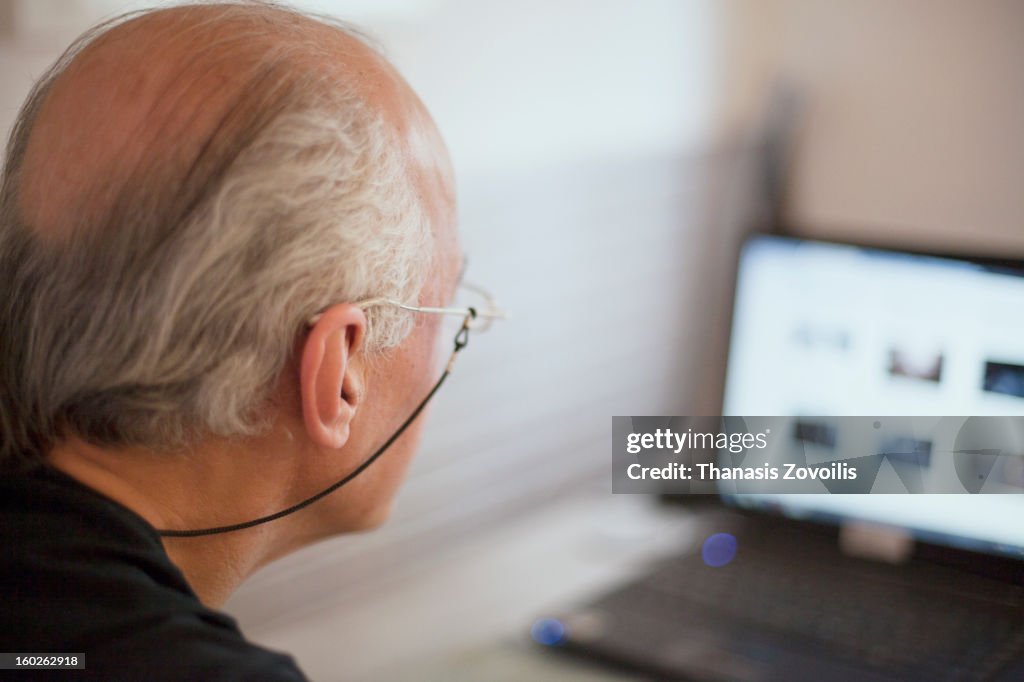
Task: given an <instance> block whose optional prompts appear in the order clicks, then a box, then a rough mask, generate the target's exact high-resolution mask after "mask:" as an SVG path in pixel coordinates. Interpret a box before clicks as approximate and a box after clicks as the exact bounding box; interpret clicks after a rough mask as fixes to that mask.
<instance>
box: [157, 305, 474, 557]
mask: <svg viewBox="0 0 1024 682" xmlns="http://www.w3.org/2000/svg"><path fill="white" fill-rule="evenodd" d="M469 311H470V314H469V316H468V317H467V318H466V320H465V322H463V324H462V327H461V328H460V329H459V333H458V334H456V335H455V349H454V350H453V351H452V355H451V357H450V358H449V359H448V365H447V366H446V367H445V369H444V372H442V373H441V378H439V379H438V380H437V383H436V384H434V387H433V388H432V389H430V392H429V393H427V397H426V398H424V399H423V400H422V401H421V402H420V404H419V405H417V406H416V409H415V410H413V411H412V414H410V415H409V417H408V419H406V420H405V421H404V422H402V425H401V426H399V427H398V430H397V431H395V432H394V433H393V434H391V437H390V438H388V439H387V440H386V441H385V442H384V444H383V445H381V446H380V447H379V448H377V451H376V452H374V453H373V454H372V455H370V456H369V457H368V458H367V459H366V461H364V462H363V463H362V464H360V465H359V466H358V467H356V468H355V470H354V471H352V472H350V473H349V474H347V475H346V476H345V478H343V479H341V480H340V481H338V482H337V483H333V484H331V485H330V486H328V487H326V488H324V489H323V490H321V491H320V492H318V493H316V494H315V495H313V496H312V497H307V498H306V499H304V500H302V501H301V502H297V503H296V504H293V505H292V506H290V507H288V508H286V509H282V510H281V511H278V512H274V513H273V514H267V515H266V516H261V517H259V518H258V519H252V520H251V521H243V522H242V523H233V524H231V525H227V526H214V527H213V528H199V529H196V530H168V529H158V530H157V533H158V534H159V535H160V536H161V537H165V538H195V537H201V536H204V535H219V534H221V533H233V532H234V531H237V530H245V529H246V528H252V527H253V526H259V525H262V524H264V523H270V522H271V521H276V520H277V519H280V518H282V517H284V516H288V515H289V514H294V513H295V512H297V511H299V510H301V509H305V508H306V507H308V506H309V505H311V504H313V503H314V502H317V501H319V500H321V499H323V498H324V497H327V496H328V495H330V494H331V493H333V492H334V491H335V490H337V489H338V488H340V487H342V486H343V485H345V484H346V483H348V482H349V481H351V480H352V479H354V478H355V477H356V476H358V475H359V474H361V473H363V472H364V471H366V470H367V469H368V468H369V467H370V465H371V464H373V463H374V462H376V461H377V458H379V457H380V456H381V455H383V454H384V452H385V451H386V450H387V449H388V448H389V447H391V445H392V443H394V442H395V441H396V440H398V438H399V436H401V435H402V434H403V433H404V432H405V430H406V429H407V428H409V425H410V424H412V423H413V422H414V421H416V417H418V416H419V415H420V412H422V411H423V408H425V407H426V406H427V403H429V402H430V399H431V398H433V397H434V394H435V393H437V390H438V389H439V388H441V384H443V383H444V380H445V379H447V378H448V375H449V374H451V371H452V365H453V364H454V363H455V356H456V355H457V354H458V353H459V351H461V350H462V349H463V348H465V347H466V345H467V344H468V343H469V322H470V320H471V319H473V318H475V317H476V310H474V309H473V308H470V309H469Z"/></svg>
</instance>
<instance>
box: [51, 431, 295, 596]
mask: <svg viewBox="0 0 1024 682" xmlns="http://www.w3.org/2000/svg"><path fill="white" fill-rule="evenodd" d="M48 461H49V463H50V464H51V465H53V466H54V467H56V468H57V469H59V470H61V471H63V472H64V473H65V474H68V475H69V476H71V477H72V478H74V479H76V480H77V481H78V482H80V483H82V484H83V485H86V486H88V487H90V488H92V489H93V490H95V491H97V492H98V493H100V494H102V495H104V496H105V497H108V498H110V499H112V500H113V501H115V502H117V503H118V504H120V505H122V506H124V507H126V508H127V509H130V510H131V511H133V512H135V513H136V514H138V515H139V516H141V517H142V518H143V519H145V520H146V521H147V522H148V523H149V524H150V525H152V526H153V527H154V528H158V529H162V528H174V529H187V528H197V527H209V526H215V525H221V524H222V523H223V524H227V523H233V522H236V521H238V520H240V519H239V518H238V517H234V516H232V517H230V518H226V517H225V514H229V513H233V514H240V515H241V514H251V516H246V518H251V517H254V516H259V515H261V514H262V513H264V511H265V510H266V509H267V508H271V507H274V505H275V504H276V501H274V500H271V499H269V497H267V496H266V495H265V494H264V495H262V496H261V491H259V490H258V489H255V488H254V487H252V486H247V487H246V488H247V494H246V495H244V496H236V495H235V494H234V492H235V489H236V488H237V487H238V485H239V481H238V476H237V475H233V474H234V472H233V471H231V470H230V469H229V468H228V467H225V466H218V464H216V462H223V461H230V459H227V460H226V459H225V458H224V453H218V454H217V455H216V456H208V457H191V456H189V457H188V458H187V459H186V458H178V457H174V456H167V457H163V456H161V455H157V454H155V453H151V452H138V453H134V452H120V451H118V452H112V451H108V450H105V449H103V448H99V447H97V446H93V445H89V444H86V443H83V442H81V441H79V440H69V441H65V442H62V443H60V444H58V445H57V446H55V447H54V448H53V450H52V451H51V452H50V455H49V457H48ZM197 461H200V462H207V463H208V464H206V465H204V466H201V470H199V469H197V468H196V462H197ZM235 461H237V457H236V459H235ZM115 464H116V469H115V466H114V465H115ZM270 478H271V480H273V477H272V476H271V477H270ZM222 499H224V500H235V501H237V500H239V499H244V500H246V504H247V505H248V506H249V507H250V508H251V511H248V510H240V509H239V508H238V506H237V505H235V504H233V505H225V506H224V507H223V508H220V507H218V500H222ZM243 520H244V519H243ZM281 531H282V528H280V527H277V528H273V529H271V528H267V527H256V528H250V529H247V530H244V531H239V532H234V533H225V534H220V535H211V536H200V537H187V538H163V545H164V549H165V550H166V551H167V555H168V557H169V558H170V559H171V561H172V562H173V563H174V564H175V565H176V566H177V567H178V568H179V569H180V570H181V572H182V573H183V574H184V576H185V579H186V580H187V581H188V583H189V585H190V586H191V587H192V589H193V591H194V592H195V593H196V595H197V596H198V597H199V599H200V601H202V602H203V603H204V604H205V605H207V606H210V607H212V608H218V607H220V606H221V605H223V604H224V602H225V601H226V600H227V598H228V597H229V596H230V595H231V593H232V592H234V590H235V589H236V588H237V587H238V586H239V585H240V584H241V583H242V581H244V580H245V579H246V578H247V577H248V576H249V575H251V574H252V573H253V572H254V571H255V570H256V569H257V568H259V567H260V566H262V565H263V564H265V563H266V562H267V561H269V560H270V559H271V558H273V557H274V556H276V555H278V554H280V550H275V546H276V543H277V540H278V535H279V533H280V532H281Z"/></svg>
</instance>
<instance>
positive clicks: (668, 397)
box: [0, 0, 1024, 680]
mask: <svg viewBox="0 0 1024 682" xmlns="http://www.w3.org/2000/svg"><path fill="white" fill-rule="evenodd" d="M154 4H159V3H152V2H149V3H139V2H132V3H127V2H122V1H119V0H0V64H2V65H3V68H2V69H0V128H2V129H4V130H5V131H6V130H7V129H9V126H10V123H11V122H12V121H13V119H14V117H15V115H16V112H17V109H18V107H19V106H20V104H21V101H22V100H23V98H24V97H25V95H26V94H27V92H28V89H29V88H30V86H31V83H32V82H33V79H34V78H36V77H38V76H39V75H40V74H41V73H42V72H43V70H44V69H45V68H46V67H47V66H48V65H49V63H51V62H52V61H53V60H54V59H55V58H56V57H57V56H58V55H59V53H60V52H61V50H62V49H63V48H64V47H65V46H66V45H67V44H68V42H69V41H70V40H71V39H72V38H73V37H74V36H76V35H77V34H78V33H79V32H80V31H82V30H84V29H85V28H87V27H88V26H90V25H91V24H93V23H96V22H97V21H99V20H101V19H103V18H106V17H109V16H111V15H114V14H118V13H120V12H122V11H125V10H129V9H137V8H140V7H146V6H151V5H154ZM294 5H296V6H298V7H300V8H303V9H309V10H313V11H318V12H324V13H329V14H332V15H336V16H338V17H342V18H345V19H348V20H351V21H353V22H355V23H357V24H359V25H361V26H362V27H364V28H365V29H366V30H367V31H368V32H369V33H370V34H371V35H372V36H374V37H375V38H376V39H377V40H378V41H379V42H380V44H381V45H382V46H383V49H384V51H385V52H386V54H387V55H388V56H389V57H390V59H391V60H392V61H393V62H394V63H395V64H396V65H397V66H398V68H399V70H400V71H401V72H402V73H403V74H404V75H405V76H406V78H407V79H408V80H409V81H410V82H411V84H412V85H413V87H414V88H415V89H416V90H417V91H418V92H419V93H420V95H421V97H422V99H423V100H424V101H425V103H426V104H427V106H428V108H429V109H430V110H431V111H432V112H433V114H434V116H435V118H436V120H437V122H438V124H439V126H440V128H441V130H442V132H443V134H444V136H445V138H446V140H447V141H448V144H449V147H450V150H451V153H452V156H453V159H454V163H455V167H456V172H457V176H458V182H459V193H460V208H459V216H460V223H461V231H462V235H463V240H464V244H465V248H466V250H467V252H468V254H469V256H470V263H471V265H470V274H469V277H471V278H472V279H473V280H474V281H477V282H479V283H481V284H483V285H484V286H485V287H487V288H488V289H490V290H492V291H493V293H494V294H496V296H497V297H498V300H499V301H500V302H501V304H502V305H503V306H504V307H506V308H508V309H509V310H510V311H511V312H512V315H513V317H512V319H511V320H509V321H508V322H506V323H504V324H501V325H500V326H496V327H495V328H493V329H492V330H491V331H490V332H488V334H487V335H486V336H481V337H478V338H474V339H473V343H472V344H471V346H472V347H471V349H470V350H469V351H468V352H467V353H465V354H464V355H463V356H462V358H461V359H460V362H459V366H458V368H457V370H456V372H455V374H454V376H453V377H452V380H451V381H450V382H449V383H448V384H447V385H446V387H445V389H444V392H443V393H442V394H441V395H440V396H439V400H437V402H436V404H435V406H434V407H433V412H432V414H431V415H430V418H431V422H430V425H429V427H428V429H427V436H426V439H425V443H424V447H423V450H422V452H421V454H420V456H419V459H418V460H417V462H416V464H415V466H414V469H413V471H412V473H411V476H410V480H409V482H408V484H407V485H406V487H405V489H404V491H403V493H402V494H401V496H400V498H399V500H398V503H397V505H396V509H395V513H394V517H393V519H392V521H391V522H390V523H389V524H388V525H387V526H386V527H385V528H383V529H381V530H380V531H377V532H375V533H373V534H368V535H361V536H355V537H345V538H339V539H336V540H333V541H330V542H327V543H323V544H321V545H318V546H315V547H312V548H309V549H307V550H305V551H303V552H301V553H300V554H297V555H294V556H292V557H289V558H287V559H285V560H283V561H281V562H279V563H277V564H275V565H273V566H271V567H269V568H267V569H265V570H264V571H263V572H261V573H260V574H259V575H257V576H256V577H254V578H253V579H252V580H251V581H250V582H249V583H248V584H247V585H245V586H244V587H243V589H242V590H241V591H240V592H239V593H238V594H237V595H236V596H235V597H234V598H233V599H232V601H231V602H230V603H229V605H228V610H229V611H230V612H231V613H232V614H233V615H235V616H236V617H237V618H238V619H239V620H240V622H241V625H242V627H243V629H244V630H245V631H246V632H247V634H248V635H249V636H250V637H251V638H253V639H255V640H257V641H259V642H261V643H264V644H266V645H268V646H271V647H275V648H280V649H284V650H287V651H289V652H291V653H293V654H294V655H295V656H296V658H297V659H298V661H299V663H300V665H301V666H302V667H303V668H304V669H305V670H306V671H307V673H308V674H309V675H310V676H311V678H312V679H318V680H326V679H346V680H348V679H367V680H369V679H413V678H415V679H425V678H429V677H430V675H429V674H427V672H426V671H428V670H434V669H436V670H441V671H443V670H445V669H454V668H451V666H455V665H456V662H461V663H459V664H460V665H470V664H471V663H466V661H467V660H470V661H471V660H472V658H473V655H474V654H473V653H472V652H474V651H476V650H478V648H479V647H481V646H485V645H486V643H488V642H492V641H496V640H501V639H515V638H517V637H518V638H525V637H526V636H527V633H528V631H529V628H530V623H531V622H533V619H534V618H535V617H537V616H538V615H539V614H542V613H544V612H545V611H546V610H548V609H550V608H552V607H553V606H554V605H556V604H558V603H560V602H563V601H565V600H570V599H574V598H578V597H580V596H581V595H586V594H588V593H591V592H593V591H594V590H598V589H600V588H601V586H603V585H605V584H607V583H608V582H610V581H614V580H616V579H620V578H621V576H622V575H623V572H624V571H627V570H628V568H629V566H631V565H634V564H637V563H641V562H643V561H644V560H646V558H648V557H649V556H650V555H651V553H652V552H657V551H659V549H658V548H659V547H665V546H673V547H675V548H677V547H678V543H679V542H685V541H686V538H685V537H684V536H685V534H686V530H685V528H683V527H682V526H679V524H678V523H677V521H676V520H675V517H673V518H669V517H667V516H661V515H659V514H658V513H657V512H656V511H653V510H652V509H651V508H649V507H648V506H647V505H649V504H650V503H651V501H650V500H649V499H646V498H639V497H626V496H616V497H614V498H613V497H612V496H611V495H610V476H609V462H610V452H609V450H610V435H611V420H610V417H611V416H612V415H616V414H622V415H627V414H631V415H640V414H714V413H716V412H717V411H718V410H719V409H720V403H719V401H720V397H721V385H720V384H721V378H720V377H721V374H722V363H723V359H724V353H725V347H726V342H727V337H728V311H729V301H730V296H731V287H732V278H733V268H734V261H735V256H736V248H737V245H738V244H739V242H740V241H741V239H742V238H743V236H744V235H745V234H747V233H749V232H750V231H751V230H755V229H766V228H770V229H777V230H778V229H781V230H784V231H786V232H789V233H793V234H797V235H804V236H815V237H830V238H839V239H846V240H853V241H861V242H869V243H872V244H877V245H887V246H894V247H904V248H914V249H923V250H928V251H959V252H966V253H970V254H978V255H994V256H1001V257H1021V256H1024V229H1022V228H1024V192H1022V191H1021V180H1022V178H1024V135H1022V134H1021V132H1020V127H1021V122H1022V121H1024V78H1022V76H1021V74H1024V2H1019V1H1017V0H979V1H976V2H963V1H960V0H902V1H901V2H889V1H886V0H857V1H854V0H848V1H845V0H844V1H840V2H827V3H826V2H816V1H813V0H643V1H641V2H636V1H627V0H614V1H593V2H584V1H583V0H522V1H520V2H515V3H509V2H499V1H498V0H358V1H357V0H316V1H313V0H309V1H306V2H296V3H294ZM413 671H416V672H415V673H414V672H413ZM443 678H444V677H443V673H441V677H439V678H438V679H443Z"/></svg>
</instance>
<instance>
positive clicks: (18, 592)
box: [0, 466, 306, 682]
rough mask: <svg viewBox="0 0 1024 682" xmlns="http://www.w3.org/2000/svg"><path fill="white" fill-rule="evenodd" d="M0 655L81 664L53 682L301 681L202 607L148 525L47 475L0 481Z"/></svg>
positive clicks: (287, 662) (290, 667)
mask: <svg viewBox="0 0 1024 682" xmlns="http://www.w3.org/2000/svg"><path fill="white" fill-rule="evenodd" d="M0 652H5V653H51V654H52V653H84V654H85V670H75V671H56V670H51V671H47V672H45V673H40V676H45V677H47V678H49V677H53V678H55V679H74V680H85V679H89V680H93V679H95V680H189V681H192V680H224V681H233V680H260V681H271V682H272V681H275V680H305V679H306V678H305V677H304V676H303V674H302V673H301V672H300V671H299V669H298V668H297V667H296V665H295V662H294V661H293V660H292V659H291V658H290V657H288V656H285V655H282V654H278V653H274V652H272V651H269V650H267V649H263V648H261V647H258V646H256V645H254V644H251V643H249V642H247V641H246V640H245V638H244V637H243V636H242V633H241V631H240V630H239V629H238V625H237V624H236V623H235V621H234V619H232V618H230V617H229V616H227V615H225V614H223V613H220V612H219V611H214V610H212V609H209V608H207V607H205V606H203V604H202V603H201V602H200V601H199V599H198V598H197V597H196V595H195V593H194V592H193V591H192V589H191V588H190V587H189V585H188V583H187V582H186V581H185V577H184V576H183V575H182V573H181V571H179V570H178V568H177V567H176V566H174V564H172V563H171V561H170V559H169V558H168V556H167V553H166V552H165V551H164V548H163V545H162V544H161V542H160V537H159V536H158V535H157V533H156V531H155V530H154V529H153V527H152V526H150V525H149V524H148V523H147V522H146V521H145V520H143V519H142V518H141V517H140V516H138V515H136V514H135V513H133V512H131V511H129V510H128V509H126V508H124V507H122V506H121V505H119V504H117V503H115V502H113V501H112V500H110V499H108V498H106V497H104V496H102V495H100V494H99V493H97V492H95V491H93V490H91V489H90V488H87V487H86V486H84V485H82V484H80V483H78V482H77V481H75V480H74V479H73V478H71V477H69V476H67V475H65V474H63V473H61V472H59V471H57V470H55V469H53V468H52V467H48V466H40V467H38V468H36V469H34V470H32V471H30V472H27V473H16V474H10V473H0ZM0 674H2V673H0ZM13 675H14V676H16V677H17V678H18V679H26V673H23V672H18V673H13ZM27 677H28V678H34V677H36V676H35V675H33V674H27Z"/></svg>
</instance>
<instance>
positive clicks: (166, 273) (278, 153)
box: [0, 4, 454, 459]
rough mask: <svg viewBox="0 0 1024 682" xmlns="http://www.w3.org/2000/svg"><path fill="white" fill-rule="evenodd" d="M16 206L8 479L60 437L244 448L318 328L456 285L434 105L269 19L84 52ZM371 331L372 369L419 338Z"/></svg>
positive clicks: (329, 30)
mask: <svg viewBox="0 0 1024 682" xmlns="http://www.w3.org/2000/svg"><path fill="white" fill-rule="evenodd" d="M2 192H3V194H2V196H0V200H2V204H0V268H2V269H3V271H4V272H5V273H10V276H9V277H5V281H4V283H3V284H2V285H0V286H2V287H3V291H2V292H0V294H2V298H3V303H0V336H2V337H3V340H0V353H2V363H3V366H4V367H3V369H2V370H0V371H2V373H3V381H4V387H5V389H9V390H5V391H4V393H5V395H4V396H3V398H0V400H3V401H5V404H3V405H0V408H3V409H0V412H2V413H3V415H4V416H3V417H2V420H3V422H4V423H3V424H2V426H3V436H4V438H3V439H2V440H3V443H4V444H3V448H4V451H3V452H2V453H0V456H2V457H3V458H7V459H10V458H12V457H16V456H17V455H18V454H21V453H29V455H30V456H32V457H39V456H42V455H43V454H45V452H46V450H47V448H48V447H49V446H50V445H51V444H52V443H53V442H55V440H57V439H59V438H60V436H61V434H63V433H66V432H71V433H75V434H79V435H81V436H83V437H84V438H85V439H86V440H90V441H93V442H98V443H112V444H120V443H127V444H142V445H147V446H152V447H156V448H164V447H175V446H176V445H179V444H181V443H185V442H188V441H189V440H190V439H193V438H194V437H196V434H203V433H214V434H219V435H226V436H235V435H244V434H251V433H254V432H256V431H258V430H259V428H260V426H261V424H263V423H265V419H264V418H265V411H264V410H263V408H264V407H265V405H266V402H267V400H268V398H269V397H270V394H271V391H272V390H273V387H274V385H275V381H276V378H277V376H278V375H279V373H280V372H281V371H282V368H283V367H284V366H285V364H286V363H287V362H288V360H289V358H290V357H291V354H292V353H293V350H294V348H293V344H294V342H295V337H296V334H297V333H300V332H301V330H302V329H303V321H304V320H305V319H307V318H308V317H309V316H310V315H311V314H313V313H316V312H318V311H319V310H322V309H323V308H325V307H326V306H329V305H331V304H333V303H337V302H339V301H356V300H361V299H364V298H370V297H387V298H393V299H398V300H406V301H415V300H417V299H418V298H420V297H421V296H422V295H423V292H424V283H425V282H426V281H427V278H426V275H427V272H428V270H429V269H430V267H431V265H432V264H434V265H437V266H438V267H441V268H442V269H444V270H445V271H447V270H449V269H451V267H452V265H451V264H450V263H448V262H444V263H439V262H438V260H437V255H438V253H439V252H438V251H437V248H438V245H439V244H441V243H443V244H444V245H445V247H446V251H450V247H451V245H452V244H453V243H454V237H453V233H452V231H451V230H452V228H453V225H452V221H453V215H452V213H453V206H452V202H453V197H452V180H451V174H450V168H449V166H448V161H447V156H446V153H445V151H444V147H443V144H442V143H441V141H440V137H439V135H438V133H437V131H436V129H435V127H434V125H433V122H432V121H431V119H430V116H429V114H428V113H427V112H426V110H425V108H424V107H423V105H422V103H421V102H420V101H419V99H418V98H417V97H416V95H415V94H414V93H413V92H412V90H411V89H410V88H409V87H408V85H407V84H406V83H405V82H404V81H403V80H402V79H401V77H400V76H399V75H398V74H397V73H396V72H395V70H394V69H393V68H392V67H391V66H390V65H389V64H388V63H387V62H386V61H384V60H383V59H382V58H381V57H380V56H379V54H378V53H377V52H376V51H374V50H373V49H371V48H370V47H369V46H368V45H367V43H366V42H365V41H364V40H363V39H362V38H360V37H359V36H358V35H357V34H355V33H353V32H352V31H351V30H348V29H346V28H342V27H339V26H336V25H328V24H325V23H320V22H318V21H314V20H312V19H309V18H307V17H304V16H302V15H299V14H296V13H293V12H291V11H287V10H283V9H280V8H275V7H272V6H268V5H262V4H229V5H200V6H185V7H177V8H171V9H165V10H159V11H153V12H148V13H142V14H136V15H133V16H131V17H129V18H128V19H126V20H121V21H116V22H114V23H113V24H111V25H108V26H106V27H101V29H100V30H99V31H98V32H97V33H95V34H93V35H89V36H87V37H86V38H85V39H83V41H81V43H80V44H78V45H76V46H74V47H73V48H72V49H71V50H70V51H69V53H67V54H66V55H65V57H64V58H63V59H62V60H61V61H60V62H58V64H57V65H56V66H55V67H54V69H53V70H52V71H51V73H50V74H48V75H47V76H46V77H44V79H43V80H42V81H41V82H40V84H39V85H38V86H37V88H36V90H35V91H34V92H33V94H32V95H31V96H30V98H29V100H28V101H27V103H26V105H25V107H24V109H23V111H22V115H21V117H20V118H19V121H18V123H17V124H16V126H15V129H14V131H13V133H12V137H11V142H10V144H9V147H8V158H7V165H6V167H5V169H4V176H3V187H2ZM431 245H433V246H431ZM367 317H368V318H369V322H370V330H369V334H368V336H367V339H366V346H367V350H368V351H369V352H375V351H383V350H385V349H388V348H393V347H396V346H397V345H399V343H400V342H401V341H402V340H403V339H404V338H405V337H406V336H407V334H408V332H409V330H410V328H411V319H410V317H409V315H408V314H407V313H404V312H402V311H400V310H394V309H388V308H380V309H373V310H368V311H367ZM261 419H264V421H261ZM8 436H10V437H8Z"/></svg>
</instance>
